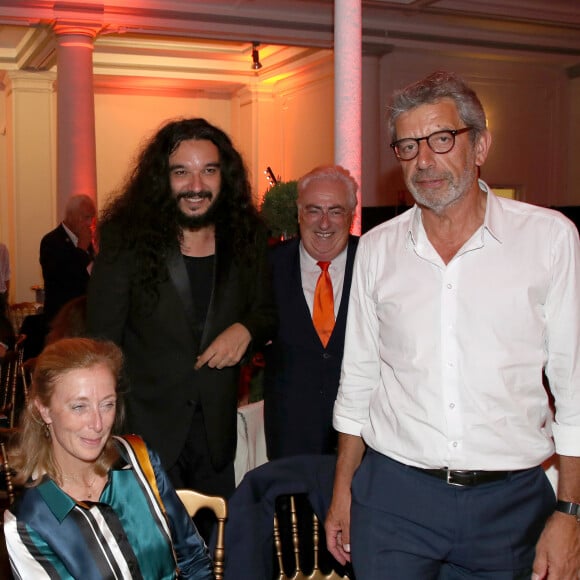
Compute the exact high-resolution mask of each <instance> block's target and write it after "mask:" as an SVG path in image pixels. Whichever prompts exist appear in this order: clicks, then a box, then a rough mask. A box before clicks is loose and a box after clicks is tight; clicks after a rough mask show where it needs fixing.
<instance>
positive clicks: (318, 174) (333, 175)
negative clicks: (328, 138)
mask: <svg viewBox="0 0 580 580" xmlns="http://www.w3.org/2000/svg"><path fill="white" fill-rule="evenodd" d="M319 179H330V180H334V181H340V182H341V183H343V184H344V185H345V187H346V191H347V193H348V196H349V198H350V206H351V207H350V209H354V208H355V207H356V204H357V198H356V192H357V190H358V183H357V182H356V179H355V178H354V177H353V176H352V175H351V174H350V171H349V170H348V169H345V168H344V167H342V166H340V165H319V166H318V167H315V168H314V169H312V170H311V171H309V172H308V173H307V174H306V175H303V176H302V177H301V178H300V179H299V180H298V199H299V198H300V194H301V193H302V192H303V191H304V190H305V189H306V188H307V187H308V186H309V185H310V184H311V183H312V182H313V181H318V180H319ZM297 205H298V206H300V204H299V203H297Z"/></svg>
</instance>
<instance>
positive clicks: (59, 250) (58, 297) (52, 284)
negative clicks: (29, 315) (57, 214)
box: [40, 224, 94, 323]
mask: <svg viewBox="0 0 580 580" xmlns="http://www.w3.org/2000/svg"><path fill="white" fill-rule="evenodd" d="M93 255H94V252H93V250H92V247H91V248H90V251H89V252H85V250H82V249H81V248H77V247H76V246H75V245H74V244H73V242H72V240H71V239H70V237H69V235H68V234H67V233H66V230H65V229H64V227H63V225H62V224H60V225H59V226H58V227H57V228H55V229H54V230H52V231H51V232H49V233H48V234H46V235H45V236H44V237H43V238H42V240H41V242H40V265H41V267H42V276H43V278H44V314H45V318H46V322H47V323H48V322H50V320H52V318H54V316H55V314H56V313H57V312H58V311H59V310H60V308H61V307H62V306H64V305H65V304H66V303H67V302H68V301H69V300H72V299H73V298H76V297H77V296H82V295H83V294H86V292H87V285H88V283H89V273H88V271H87V266H88V265H89V264H90V263H91V261H92V260H93Z"/></svg>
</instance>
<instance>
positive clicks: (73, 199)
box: [64, 193, 96, 218]
mask: <svg viewBox="0 0 580 580" xmlns="http://www.w3.org/2000/svg"><path fill="white" fill-rule="evenodd" d="M84 205H87V206H90V207H92V208H93V210H95V211H96V207H95V202H94V201H93V198H92V197H90V196H88V195H85V194H84V193H79V194H76V195H71V196H70V197H69V198H68V199H67V200H66V205H65V207H64V215H65V218H69V217H72V216H73V215H75V214H76V213H77V212H79V211H81V208H82V207H83V206H84Z"/></svg>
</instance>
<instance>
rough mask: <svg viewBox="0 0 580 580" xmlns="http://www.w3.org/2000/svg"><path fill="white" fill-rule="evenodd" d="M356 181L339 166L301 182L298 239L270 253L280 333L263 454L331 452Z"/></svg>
mask: <svg viewBox="0 0 580 580" xmlns="http://www.w3.org/2000/svg"><path fill="white" fill-rule="evenodd" d="M357 189H358V184H357V183H356V181H355V180H354V178H353V177H352V176H351V175H350V173H349V172H348V171H347V170H345V169H344V168H342V167H340V166H334V165H330V166H321V167H317V168H315V169H313V170H312V171H310V172H309V173H307V174H306V175H304V176H303V177H302V178H301V179H300V180H299V181H298V199H297V205H298V221H299V225H300V238H295V239H292V240H289V241H286V242H284V243H282V244H279V245H277V246H275V247H274V248H273V249H272V251H271V254H270V259H271V264H272V271H273V285H274V289H275V295H276V304H277V309H278V318H279V328H278V334H277V336H276V338H275V340H274V341H273V342H272V344H271V345H270V346H269V347H268V349H267V351H266V352H265V357H266V368H265V373H264V415H265V416H264V420H265V429H266V444H267V449H268V457H269V458H270V459H278V458H281V457H288V456H291V455H301V454H322V453H334V452H335V449H336V437H337V436H336V432H335V431H334V429H333V427H332V409H333V405H334V400H335V398H336V393H337V390H338V382H339V379H340V367H341V363H342V354H343V347H344V332H345V327H346V315H347V308H348V297H349V292H350V283H351V278H352V270H353V262H354V256H355V252H356V247H357V243H358V238H357V237H355V236H351V235H350V233H349V232H350V226H351V224H352V218H353V215H354V209H355V207H356V202H357V200H356V192H357Z"/></svg>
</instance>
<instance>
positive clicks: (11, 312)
mask: <svg viewBox="0 0 580 580" xmlns="http://www.w3.org/2000/svg"><path fill="white" fill-rule="evenodd" d="M40 308H41V305H40V304H38V302H16V303H15V304H11V305H10V306H9V307H8V318H10V322H11V323H12V328H13V329H14V332H16V334H18V333H19V332H20V327H21V326H22V323H23V322H24V319H25V318H26V317H27V316H29V315H31V314H38V311H39V310H40Z"/></svg>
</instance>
